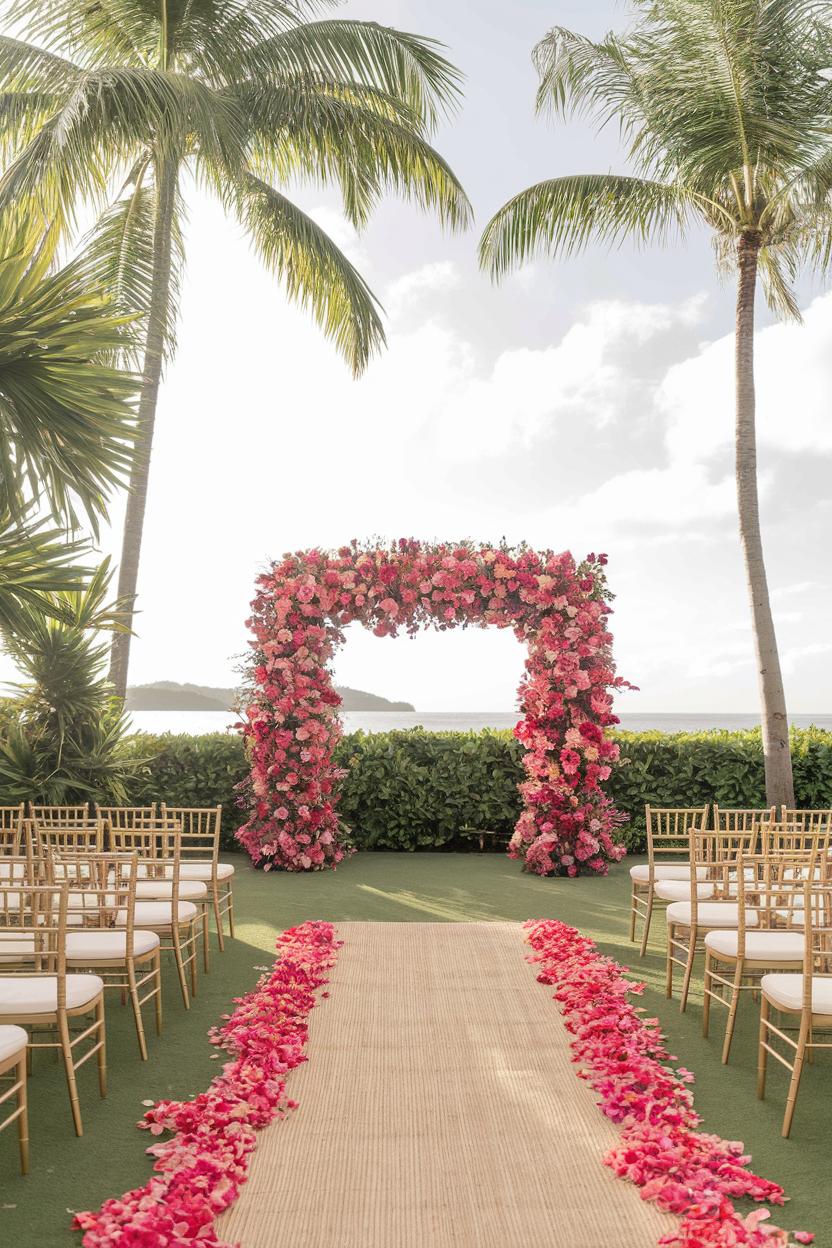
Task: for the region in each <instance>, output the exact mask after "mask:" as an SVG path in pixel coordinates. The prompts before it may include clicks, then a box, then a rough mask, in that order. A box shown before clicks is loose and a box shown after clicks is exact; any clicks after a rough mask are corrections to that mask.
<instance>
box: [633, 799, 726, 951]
mask: <svg viewBox="0 0 832 1248" xmlns="http://www.w3.org/2000/svg"><path fill="white" fill-rule="evenodd" d="M644 814H645V820H646V823H647V862H643V863H638V864H637V865H636V866H634V867H630V880H631V882H632V883H631V894H630V940H635V938H636V923H637V920H638V919H639V917H640V918H641V920H642V925H643V926H642V932H641V950H640V956H641V957H642V958H643V957H644V955H645V953H646V951H647V941H648V938H649V936H650V923H651V921H652V918H653V907H654V905H655V901H656V884H657V882H660V881H661V882H664V881H668V880H676V881H678V880H681V881H683V882H684V883H687V881H688V880H689V878H690V837H691V830H692V829H693V828H695V827H700V828H704V827H705V825H706V824H707V821H708V807H707V804H706V805H704V806H694V807H669V806H664V807H659V806H649V805H648V806H645V807H644ZM660 900H661V899H660Z"/></svg>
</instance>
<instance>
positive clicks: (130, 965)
mask: <svg viewBox="0 0 832 1248" xmlns="http://www.w3.org/2000/svg"><path fill="white" fill-rule="evenodd" d="M127 983H128V985H129V987H130V1000H131V1001H132V1003H133V1018H134V1019H135V1023H136V1039H137V1040H138V1042H139V1055H140V1056H141V1059H142V1061H143V1062H146V1061H147V1041H146V1040H145V1036H144V1021H143V1020H142V1006H141V1002H140V1001H139V990H138V988H137V987H136V964H135V962H134V961H133V959H132V958H128V959H127Z"/></svg>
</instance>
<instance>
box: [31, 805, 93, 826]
mask: <svg viewBox="0 0 832 1248" xmlns="http://www.w3.org/2000/svg"><path fill="white" fill-rule="evenodd" d="M29 818H30V819H33V820H34V821H35V823H36V824H38V826H39V827H57V828H60V827H66V826H68V825H72V824H78V823H82V824H83V823H89V821H90V807H89V802H84V804H83V806H36V805H35V804H34V802H30V803H29Z"/></svg>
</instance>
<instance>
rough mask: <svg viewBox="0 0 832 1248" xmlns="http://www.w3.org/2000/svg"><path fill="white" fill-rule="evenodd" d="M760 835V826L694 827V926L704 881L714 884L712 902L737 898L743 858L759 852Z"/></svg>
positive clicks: (709, 898)
mask: <svg viewBox="0 0 832 1248" xmlns="http://www.w3.org/2000/svg"><path fill="white" fill-rule="evenodd" d="M758 837H759V833H758V830H757V828H753V829H751V830H749V831H730V832H716V831H714V829H713V828H694V829H693V830H692V832H691V840H690V856H689V862H690V885H691V887H690V902H691V923H692V924H693V925H694V926H695V925H696V923H697V921H698V915H699V901H700V889H701V886H702V885H703V884H708V885H710V889H709V895H708V898H707V901H708V902H710V901H728V900H730V901H736V892H737V869H738V863H739V860H740V859H741V858H748V857H750V856H752V855H753V854H754V853H755V851H756V849H757V845H758ZM702 900H703V901H705V900H706V899H705V898H702Z"/></svg>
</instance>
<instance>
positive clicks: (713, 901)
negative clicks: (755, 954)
mask: <svg viewBox="0 0 832 1248" xmlns="http://www.w3.org/2000/svg"><path fill="white" fill-rule="evenodd" d="M758 836H759V833H758V830H757V829H756V828H754V829H753V830H752V831H749V832H714V831H713V830H708V831H704V830H702V829H699V830H697V829H694V830H693V831H692V833H691V843H690V860H689V877H688V878H689V895H688V897H687V899H686V900H684V901H673V902H671V903H670V905H668V907H667V910H666V911H665V919H666V922H667V977H666V991H667V996H668V997H672V996H673V972H674V967H676V966H678V967H680V968H681V969H682V995H681V999H680V1002H679V1008H680V1010H681V1011H682V1013H684V1011H685V1010H686V1009H687V1004H688V993H689V991H690V981H691V976H692V974H693V966H694V962H695V959H696V954H697V953H698V952H701V951H702V950H703V949H704V947H705V946H704V941H705V936H706V935H707V933H708V932H709V931H717V930H720V931H721V930H723V929H726V928H727V929H731V928H736V927H738V926H739V906H738V904H737V865H738V860H739V859H740V858H741V857H742V858H748V857H749V856H750V855H753V854H754V852H755V850H756V848H757V843H758ZM705 889H707V893H706V896H705V897H702V896H701V895H700V892H701V890H705ZM750 922H752V923H753V919H751V920H750Z"/></svg>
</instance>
